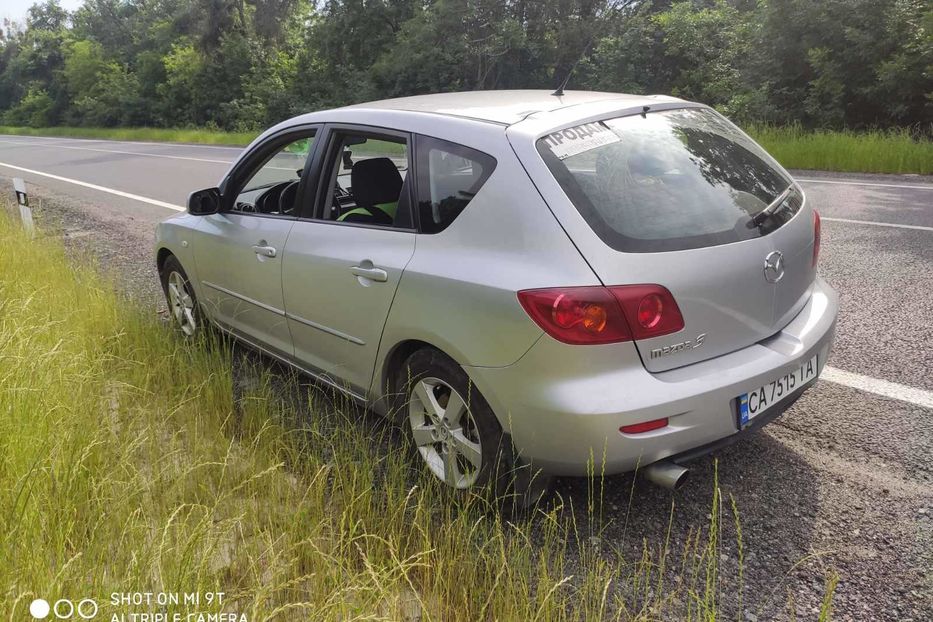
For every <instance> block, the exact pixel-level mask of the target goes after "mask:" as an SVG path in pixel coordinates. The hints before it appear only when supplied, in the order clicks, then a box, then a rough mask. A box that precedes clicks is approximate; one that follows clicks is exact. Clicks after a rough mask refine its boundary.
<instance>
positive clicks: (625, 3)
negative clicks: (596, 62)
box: [551, 0, 636, 97]
mask: <svg viewBox="0 0 933 622" xmlns="http://www.w3.org/2000/svg"><path fill="white" fill-rule="evenodd" d="M635 1H636V0H622V1H621V2H620V3H618V4H617V2H616V1H614V0H610V1H609V3H608V6H607V7H606V8H607V9H610V10H615V11H621V10H622V9H627V8H628V7H629V5H630V4H632V3H634V2H635ZM604 20H605V17H604ZM603 23H605V21H604V22H603ZM599 30H600V29H599V28H593V33H592V34H591V35H590V39H589V41H587V42H586V45H585V46H584V47H583V52H582V53H581V54H580V56H579V58H577V60H576V62H575V63H574V64H573V66H572V67H571V68H570V71H568V72H567V76H566V77H565V78H564V80H563V82H561V83H560V86H558V87H557V89H556V90H555V91H554V92H553V93H551V95H553V96H554V97H563V96H564V88H565V87H566V86H567V83H568V82H570V77H571V76H573V72H574V71H576V69H577V65H579V64H580V61H581V60H583V57H584V56H586V53H587V52H589V51H590V46H591V45H593V41H595V40H596V35H597V34H598V33H599Z"/></svg>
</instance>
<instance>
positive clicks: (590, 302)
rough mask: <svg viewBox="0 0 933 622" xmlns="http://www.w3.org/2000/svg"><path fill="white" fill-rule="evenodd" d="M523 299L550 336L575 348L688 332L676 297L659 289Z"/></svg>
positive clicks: (554, 292) (521, 295) (550, 293)
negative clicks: (583, 345)
mask: <svg viewBox="0 0 933 622" xmlns="http://www.w3.org/2000/svg"><path fill="white" fill-rule="evenodd" d="M518 300H519V302H521V304H522V307H524V309H525V311H526V312H527V313H528V315H529V316H531V319H533V320H534V321H535V322H536V323H537V324H538V326H540V327H541V328H543V329H544V331H545V332H547V334H549V335H550V336H551V337H553V338H555V339H557V340H558V341H562V342H564V343H570V344H600V343H617V342H620V341H631V340H633V339H648V338H650V337H659V336H661V335H667V334H669V333H676V332H677V331H679V330H681V329H682V328H683V327H684V319H683V316H682V315H681V314H680V309H679V308H678V307H677V303H676V302H675V301H674V297H673V296H672V295H671V293H670V292H669V291H667V289H665V288H664V287H661V286H660V285H619V286H616V287H559V288H554V289H528V290H524V291H521V292H518Z"/></svg>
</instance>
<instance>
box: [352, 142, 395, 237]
mask: <svg viewBox="0 0 933 622" xmlns="http://www.w3.org/2000/svg"><path fill="white" fill-rule="evenodd" d="M402 183H403V182H402V175H401V174H400V173H399V172H398V168H396V166H395V164H394V163H393V162H392V160H390V159H389V158H368V159H366V160H359V161H358V162H355V163H354V164H353V168H352V169H351V170H350V189H351V191H352V193H353V200H354V202H355V203H356V207H355V208H353V209H351V210H350V211H348V212H346V213H345V214H341V215H340V217H339V218H337V220H338V221H342V222H360V223H371V224H380V225H391V224H392V223H393V222H394V221H395V214H396V212H397V211H398V200H399V196H400V195H401V193H402Z"/></svg>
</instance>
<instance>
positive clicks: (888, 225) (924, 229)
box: [820, 216, 933, 231]
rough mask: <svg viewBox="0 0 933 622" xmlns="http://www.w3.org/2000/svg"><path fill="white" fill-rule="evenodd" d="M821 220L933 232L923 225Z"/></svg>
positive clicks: (826, 218) (828, 217) (839, 219)
mask: <svg viewBox="0 0 933 622" xmlns="http://www.w3.org/2000/svg"><path fill="white" fill-rule="evenodd" d="M820 220H828V221H830V222H847V223H850V224H853V225H871V226H873V227H894V228H896V229H916V230H917V231H933V227H923V226H921V225H899V224H896V223H893V222H877V221H874V220H855V219H853V218H832V217H830V216H821V217H820Z"/></svg>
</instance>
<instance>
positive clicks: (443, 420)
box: [408, 377, 483, 490]
mask: <svg viewBox="0 0 933 622" xmlns="http://www.w3.org/2000/svg"><path fill="white" fill-rule="evenodd" d="M408 421H409V423H410V424H411V431H412V436H413V438H414V441H415V445H416V446H417V447H418V452H419V453H420V454H421V457H422V458H423V459H424V461H425V463H427V465H428V468H429V469H430V470H431V472H432V473H434V475H436V476H437V477H438V478H439V479H440V480H441V481H443V482H444V483H446V484H447V485H448V486H450V487H452V488H456V489H458V490H463V489H466V488H470V487H471V486H473V485H474V484H476V482H477V480H478V479H479V476H480V472H481V471H482V468H483V445H482V440H481V439H480V432H479V428H478V426H477V424H476V420H475V418H474V417H473V413H472V412H471V411H470V407H469V405H468V404H467V403H466V401H465V400H464V399H463V396H461V395H460V394H459V393H458V392H457V391H456V389H454V388H453V387H452V386H450V385H449V384H448V383H446V382H444V381H443V380H441V379H439V378H430V377H429V378H421V379H419V380H417V381H416V383H415V385H414V387H413V389H412V392H411V399H410V400H409V405H408Z"/></svg>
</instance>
